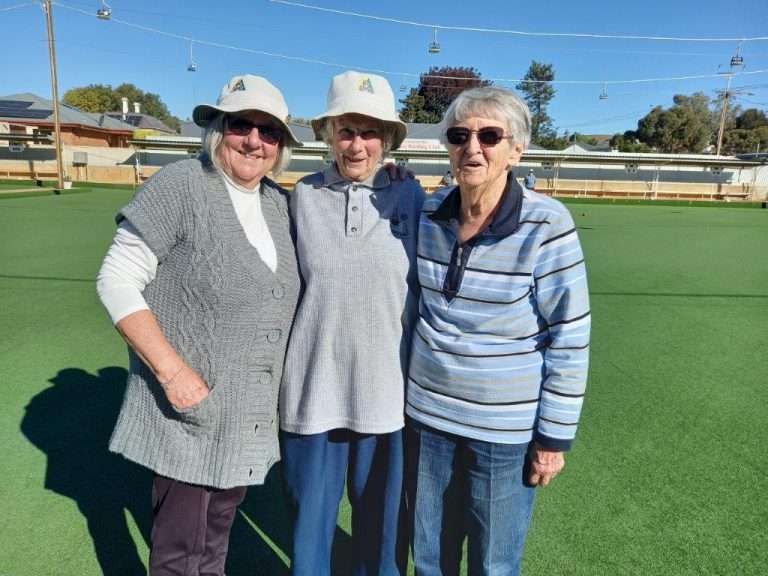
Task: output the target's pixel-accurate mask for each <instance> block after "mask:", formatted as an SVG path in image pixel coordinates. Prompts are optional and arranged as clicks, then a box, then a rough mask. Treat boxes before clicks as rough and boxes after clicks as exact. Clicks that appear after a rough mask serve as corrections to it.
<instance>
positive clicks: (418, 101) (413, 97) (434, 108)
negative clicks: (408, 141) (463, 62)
mask: <svg viewBox="0 0 768 576" xmlns="http://www.w3.org/2000/svg"><path fill="white" fill-rule="evenodd" d="M490 84H491V82H490V81H489V80H483V79H482V78H481V76H480V72H478V71H477V70H475V69H474V68H468V67H462V66H443V67H441V68H438V67H436V66H432V67H431V68H430V69H429V71H428V72H427V73H426V74H422V75H421V77H420V78H419V85H418V87H416V88H411V91H410V92H409V93H408V95H407V96H406V97H405V98H403V99H402V100H400V103H401V104H403V107H402V108H401V109H400V119H401V120H402V121H404V122H423V123H426V124H434V123H437V122H440V120H441V119H442V117H443V113H444V112H445V111H446V110H447V109H448V106H450V104H451V102H453V100H454V98H456V96H458V95H459V94H460V93H461V92H463V91H464V90H466V89H467V88H475V87H476V86H489V85H490Z"/></svg>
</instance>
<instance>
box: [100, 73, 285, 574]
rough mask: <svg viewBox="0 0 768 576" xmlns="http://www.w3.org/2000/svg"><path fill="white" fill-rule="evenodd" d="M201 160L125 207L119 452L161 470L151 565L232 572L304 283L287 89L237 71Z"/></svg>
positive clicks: (112, 291)
mask: <svg viewBox="0 0 768 576" xmlns="http://www.w3.org/2000/svg"><path fill="white" fill-rule="evenodd" d="M193 116H194V119H195V122H196V123H197V124H198V125H199V126H202V127H203V128H204V129H205V130H204V136H203V148H204V152H203V153H202V154H201V156H200V157H199V158H197V159H194V160H184V161H181V162H177V163H175V164H171V165H170V166H167V167H166V168H163V169H162V170H161V171H160V172H159V173H157V174H156V175H155V176H153V177H152V178H151V179H150V180H149V181H147V183H146V184H145V185H144V186H142V188H141V189H140V190H139V191H138V192H137V193H136V195H135V196H134V198H133V199H132V200H131V202H130V203H129V204H128V205H127V206H125V207H124V208H123V209H121V210H120V212H119V214H118V216H117V221H118V223H119V227H118V229H117V233H116V235H115V239H114V241H113V243H112V246H111V247H110V249H109V251H108V253H107V256H106V258H105V259H104V263H103V265H102V268H101V271H100V272H99V278H98V292H99V296H100V297H101V300H102V302H103V303H104V305H105V307H106V308H107V311H108V312H109V314H110V316H111V318H112V320H113V322H114V323H115V326H116V328H117V330H118V331H119V332H120V334H121V335H122V336H123V338H125V340H126V341H127V342H128V344H129V346H130V348H129V358H130V370H129V376H128V387H127V390H126V394H125V399H124V401H123V407H122V410H121V412H120V416H119V418H118V422H117V426H116V428H115V431H114V433H113V436H112V440H111V443H110V449H111V450H112V451H114V452H118V453H121V454H123V456H125V457H126V458H128V459H130V460H133V461H134V462H137V463H139V464H141V465H142V466H145V467H147V468H149V469H150V470H152V471H153V473H154V479H153V485H152V509H153V512H154V523H153V527H152V543H151V552H150V558H149V563H150V566H149V571H150V573H151V574H152V575H153V576H160V575H171V574H174V575H178V574H185V575H198V574H200V575H203V574H205V575H214V574H219V575H220V574H224V564H225V560H226V553H227V545H228V540H229V531H230V527H231V525H232V521H233V519H234V514H235V511H236V507H237V505H238V504H239V503H240V502H241V501H242V499H243V497H244V496H245V492H246V486H248V485H250V484H261V483H263V481H264V478H265V476H266V474H267V472H268V471H269V469H270V467H271V466H272V464H273V463H274V462H275V461H277V460H278V459H279V450H278V445H277V425H276V416H277V400H278V385H279V382H280V378H281V374H282V366H283V360H284V356H285V349H286V345H287V337H288V333H289V331H290V327H291V322H292V320H293V315H294V311H295V306H296V301H297V299H298V292H299V274H298V267H297V264H296V259H295V252H294V247H293V242H292V238H291V232H290V224H289V215H288V203H287V197H286V193H285V191H284V190H282V189H281V188H280V187H278V186H277V185H276V184H275V183H274V182H272V181H271V180H269V179H268V178H266V174H267V173H268V172H270V171H272V172H273V173H275V174H277V173H279V172H280V170H281V169H282V168H283V167H284V166H285V165H287V163H288V161H289V160H290V155H291V147H292V146H296V145H299V144H298V142H297V140H296V138H294V136H293V134H292V133H291V131H290V129H289V128H288V126H287V124H286V118H287V116H288V110H287V107H286V105H285V101H284V100H283V96H282V94H281V93H280V92H279V91H278V90H277V89H276V88H275V87H274V86H273V85H272V84H270V83H269V82H268V81H267V80H265V79H264V78H260V77H257V76H249V75H246V76H236V77H234V78H232V79H231V80H230V81H229V83H228V84H227V85H226V86H224V88H223V89H222V91H221V95H220V97H219V100H218V102H217V104H216V105H215V106H210V105H201V106H197V107H196V108H195V110H194V113H193Z"/></svg>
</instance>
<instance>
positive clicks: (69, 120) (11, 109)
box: [0, 92, 134, 132]
mask: <svg viewBox="0 0 768 576" xmlns="http://www.w3.org/2000/svg"><path fill="white" fill-rule="evenodd" d="M0 121H3V122H13V121H16V122H23V123H32V124H53V102H51V100H48V99H46V98H41V97H40V96H37V95H36V94H32V93H29V92H24V93H21V94H11V95H10V96H0ZM59 122H60V123H61V124H69V125H79V126H85V127H88V128H95V129H98V130H111V131H121V132H133V130H134V127H133V126H131V125H130V124H127V123H125V122H122V121H121V120H119V119H115V118H110V117H109V116H107V115H106V114H99V113H92V112H83V111H82V110H80V109H78V108H75V107H74V106H69V105H67V104H63V103H62V104H59Z"/></svg>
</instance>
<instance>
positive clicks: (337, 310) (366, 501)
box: [280, 72, 423, 576]
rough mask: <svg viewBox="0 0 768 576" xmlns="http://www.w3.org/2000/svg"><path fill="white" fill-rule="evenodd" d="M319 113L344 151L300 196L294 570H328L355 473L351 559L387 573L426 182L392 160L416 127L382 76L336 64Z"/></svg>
mask: <svg viewBox="0 0 768 576" xmlns="http://www.w3.org/2000/svg"><path fill="white" fill-rule="evenodd" d="M312 125H313V127H314V130H315V133H316V134H317V135H318V137H322V138H323V139H324V140H325V141H326V142H327V143H328V146H329V147H330V149H331V150H332V151H333V157H334V159H335V161H334V162H333V164H332V165H330V166H329V167H328V168H327V169H326V170H325V171H323V172H319V173H317V174H312V175H310V176H307V177H306V178H304V179H302V180H301V181H300V182H299V183H298V184H297V185H296V188H295V190H294V192H293V194H292V196H291V213H292V215H293V217H294V220H295V226H296V231H297V232H296V249H297V254H298V257H299V265H300V270H301V276H302V278H303V281H304V284H303V293H302V298H301V302H300V304H299V309H298V311H297V315H296V321H295V324H294V327H293V331H292V333H291V340H290V344H289V347H288V354H287V356H286V364H285V372H284V375H283V384H282V389H281V398H280V430H281V435H280V444H281V451H282V456H283V473H284V475H285V480H286V485H287V488H288V494H289V497H290V500H291V502H292V504H293V505H294V508H295V523H294V535H293V560H292V571H293V574H294V575H304V574H306V575H312V576H322V575H324V574H329V573H330V556H331V546H332V542H333V535H334V532H335V529H336V518H337V514H338V507H339V501H340V499H341V496H342V493H343V490H344V484H345V480H346V484H347V494H348V496H349V501H350V503H351V505H352V540H353V543H352V550H353V551H354V559H353V564H354V573H355V574H370V575H381V576H387V575H391V574H398V573H399V571H400V570H401V568H402V564H403V563H404V560H405V557H404V556H405V555H404V554H402V555H400V556H399V555H398V552H405V550H404V549H403V548H404V547H402V546H398V537H399V536H402V534H401V533H399V531H398V524H399V521H400V504H401V494H402V479H403V476H402V475H403V458H404V456H403V435H402V429H403V426H404V415H403V402H404V395H405V375H406V373H407V361H408V352H409V336H410V334H411V331H412V327H413V322H414V321H415V318H416V314H417V309H416V306H417V303H418V292H417V283H416V277H415V276H416V274H415V262H416V228H417V224H418V216H419V211H420V209H421V204H422V203H423V192H422V190H421V188H420V187H419V185H418V184H417V183H416V182H415V181H414V180H412V179H407V180H405V181H399V180H397V179H394V180H393V178H391V177H390V174H389V173H388V171H387V170H386V169H384V168H382V167H381V162H382V159H383V158H384V157H385V156H386V155H387V153H388V152H389V151H390V150H393V149H395V148H397V147H398V146H399V145H400V144H401V143H402V141H403V139H404V138H405V134H406V127H405V124H403V123H402V122H401V121H400V120H399V119H398V117H397V115H396V113H395V104H394V97H393V94H392V90H391V88H390V86H389V84H388V83H387V81H386V80H385V79H384V78H381V77H380V76H375V75H372V74H360V73H357V72H345V73H343V74H340V75H338V76H336V77H335V78H334V79H333V81H332V82H331V87H330V90H329V92H328V105H327V110H326V112H325V113H324V114H322V115H321V116H319V117H317V118H315V119H314V120H313V122H312Z"/></svg>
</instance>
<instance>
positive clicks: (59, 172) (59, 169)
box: [43, 0, 64, 190]
mask: <svg viewBox="0 0 768 576" xmlns="http://www.w3.org/2000/svg"><path fill="white" fill-rule="evenodd" d="M43 12H45V23H46V26H47V28H48V57H49V60H50V63H51V97H52V98H53V126H54V132H55V133H56V137H55V144H56V177H57V179H58V183H57V187H58V188H59V190H61V189H62V188H64V161H63V158H62V154H61V122H60V120H59V87H58V82H57V80H56V45H55V43H54V39H53V7H52V6H51V0H43Z"/></svg>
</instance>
